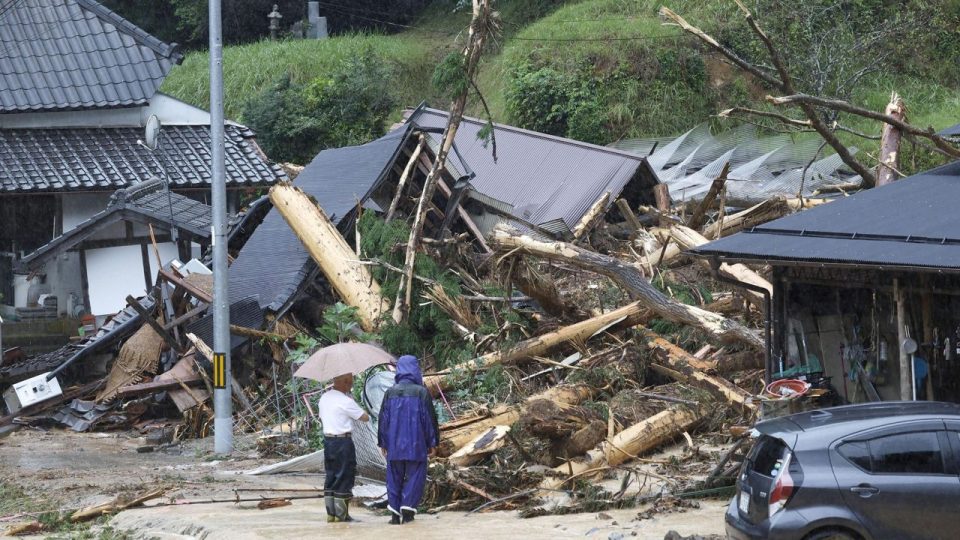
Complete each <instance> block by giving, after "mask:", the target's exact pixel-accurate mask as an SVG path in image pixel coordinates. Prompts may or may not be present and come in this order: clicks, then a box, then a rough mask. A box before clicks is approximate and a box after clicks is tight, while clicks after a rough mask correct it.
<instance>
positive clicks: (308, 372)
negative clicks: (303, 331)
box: [293, 343, 396, 382]
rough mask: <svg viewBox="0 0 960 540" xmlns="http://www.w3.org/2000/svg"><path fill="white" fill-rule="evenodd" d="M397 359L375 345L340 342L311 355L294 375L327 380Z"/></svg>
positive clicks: (321, 380) (322, 380)
mask: <svg viewBox="0 0 960 540" xmlns="http://www.w3.org/2000/svg"><path fill="white" fill-rule="evenodd" d="M395 361H396V360H395V359H394V357H393V356H391V355H390V353H388V352H386V351H384V350H383V349H380V348H377V347H374V346H373V345H367V344H366V343H338V344H336V345H331V346H329V347H324V348H322V349H320V350H319V351H317V352H315V353H313V354H312V355H310V358H307V361H306V362H304V363H303V365H302V366H300V368H299V369H298V370H297V371H296V372H295V373H294V374H293V375H294V376H295V377H302V378H304V379H313V380H315V381H320V382H325V381H329V380H330V379H333V378H334V377H339V376H340V375H346V374H347V373H353V374H357V373H362V372H363V371H365V370H367V369H368V368H371V367H373V366H379V365H380V364H386V363H390V362H395Z"/></svg>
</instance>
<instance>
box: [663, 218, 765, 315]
mask: <svg viewBox="0 0 960 540" xmlns="http://www.w3.org/2000/svg"><path fill="white" fill-rule="evenodd" d="M670 237H671V238H673V240H674V241H675V242H676V243H677V244H678V245H679V246H680V247H682V248H683V249H685V250H687V249H693V248H695V247H698V246H702V245H703V244H706V243H707V242H709V240H707V239H706V238H704V237H703V236H702V235H701V234H700V233H698V232H697V231H695V230H693V229H691V228H689V227H684V226H683V225H675V226H674V227H673V228H671V229H670ZM700 263H701V264H702V265H704V266H706V267H708V268H709V267H710V263H709V262H708V261H706V260H704V259H700ZM719 270H720V273H721V274H723V275H724V276H727V277H728V278H732V279H735V280H737V281H742V282H744V283H749V284H750V285H755V286H757V287H763V288H764V289H766V290H767V292H768V293H770V294H773V285H771V284H770V282H769V281H767V280H766V279H764V278H762V277H761V276H760V275H759V274H757V273H756V272H754V271H753V270H751V269H749V268H747V267H746V266H745V265H742V264H728V263H723V264H721V265H720V268H719ZM744 296H746V297H747V298H749V299H750V301H751V302H753V304H754V305H756V306H758V307H759V308H760V309H766V306H765V302H764V298H763V295H762V294H760V293H758V292H756V291H751V290H749V289H745V290H744Z"/></svg>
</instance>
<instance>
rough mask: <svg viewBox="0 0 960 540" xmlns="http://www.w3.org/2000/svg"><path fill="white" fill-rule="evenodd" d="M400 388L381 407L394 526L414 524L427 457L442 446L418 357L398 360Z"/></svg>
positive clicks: (381, 438) (394, 388)
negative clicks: (438, 446) (412, 522)
mask: <svg viewBox="0 0 960 540" xmlns="http://www.w3.org/2000/svg"><path fill="white" fill-rule="evenodd" d="M395 380H396V384H395V385H394V386H392V387H391V388H390V389H389V390H387V392H386V394H384V396H383V403H382V404H381V405H380V416H379V418H378V441H379V442H378V444H379V446H380V451H381V452H383V455H384V457H386V458H387V509H388V510H390V512H391V513H392V514H393V515H392V516H391V517H390V523H391V524H393V525H399V524H402V523H409V522H411V521H413V518H414V516H416V514H417V505H419V504H420V498H421V497H422V496H423V488H424V486H425V484H426V482H427V457H428V456H429V455H432V454H433V451H434V450H435V449H436V447H437V445H439V444H440V430H439V429H438V427H437V413H436V411H435V410H434V408H433V398H432V397H431V396H430V392H429V391H427V389H426V388H425V387H424V386H423V376H422V375H421V373H420V366H419V365H418V363H417V357H415V356H410V355H407V356H401V357H400V358H399V360H397V375H396V378H395Z"/></svg>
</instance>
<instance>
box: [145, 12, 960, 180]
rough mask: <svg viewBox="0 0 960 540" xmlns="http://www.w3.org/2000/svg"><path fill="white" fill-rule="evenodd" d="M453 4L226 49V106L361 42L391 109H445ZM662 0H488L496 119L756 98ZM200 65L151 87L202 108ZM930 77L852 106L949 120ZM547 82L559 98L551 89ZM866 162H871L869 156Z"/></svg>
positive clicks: (556, 127)
mask: <svg viewBox="0 0 960 540" xmlns="http://www.w3.org/2000/svg"><path fill="white" fill-rule="evenodd" d="M455 3H456V2H455V1H454V0H438V2H437V4H436V5H435V7H434V8H432V9H430V10H427V12H426V13H425V14H424V16H423V17H422V18H421V20H420V21H419V22H418V23H417V24H416V25H415V26H414V27H413V28H411V29H407V30H405V31H403V32H401V33H399V34H394V35H390V36H383V35H352V36H342V37H336V38H332V39H328V40H323V41H306V40H298V41H282V42H266V41H265V42H260V43H256V44H251V45H243V46H237V47H227V48H226V49H225V51H224V72H225V85H226V87H225V91H226V95H225V98H226V110H227V116H228V117H230V118H234V119H237V120H241V121H242V120H243V118H242V111H243V107H244V104H245V103H246V101H247V100H248V99H249V98H250V97H251V96H253V95H256V94H258V93H260V92H262V91H263V90H264V89H266V88H269V87H270V85H271V84H273V83H274V82H275V81H276V80H277V79H278V78H280V77H281V76H283V75H284V74H289V75H290V76H291V78H292V80H293V81H294V82H308V81H310V80H313V79H314V78H316V77H320V76H322V75H324V73H325V72H328V71H330V70H331V69H332V67H333V66H336V65H337V63H339V62H341V61H342V60H343V59H344V58H348V57H352V56H357V55H358V54H360V52H361V51H363V50H371V51H373V53H374V54H375V55H376V56H377V57H378V58H382V59H383V61H384V62H389V63H391V64H393V65H395V66H396V68H397V69H396V70H395V81H394V82H393V84H391V85H390V87H389V88H385V89H384V91H385V92H389V93H390V94H391V95H392V96H393V97H394V98H395V100H396V103H397V104H398V106H397V111H395V116H396V117H399V111H400V109H402V108H403V107H409V106H414V105H416V104H417V103H419V102H420V101H422V100H427V101H429V102H431V103H433V104H437V105H439V106H445V105H446V103H445V100H444V99H442V98H440V97H439V96H438V94H437V92H436V90H435V89H434V88H432V86H431V84H430V77H431V74H432V72H433V69H434V66H435V65H436V63H437V61H438V60H439V59H441V58H443V57H444V56H446V55H447V54H448V53H449V52H451V51H454V50H458V49H459V47H460V46H461V44H462V39H463V33H462V32H463V29H464V28H465V27H466V25H467V24H468V22H469V14H468V13H464V12H453V10H452V7H453V5H455ZM662 4H663V2H662V0H661V1H657V0H635V1H629V2H627V1H624V0H580V1H575V0H573V1H562V0H501V1H500V2H498V5H499V9H500V11H501V14H502V17H503V22H504V27H503V36H502V37H501V39H500V40H499V41H498V43H497V46H496V47H494V48H493V50H491V51H490V53H489V54H488V55H487V57H486V58H485V59H484V62H483V64H482V66H481V73H480V76H479V81H478V83H479V86H480V88H481V90H482V91H483V93H484V95H485V97H486V100H487V102H488V104H489V106H490V108H491V111H492V113H493V116H494V119H495V120H497V121H501V122H508V123H521V124H524V125H526V126H528V127H537V125H538V124H537V123H538V122H541V121H542V122H545V124H544V125H546V126H547V127H548V128H550V129H552V130H553V131H554V132H557V133H559V134H565V135H567V136H572V137H576V138H581V139H584V140H590V141H592V142H598V143H608V142H611V141H612V140H615V139H618V138H622V137H653V136H665V135H673V134H677V133H680V132H682V131H684V130H686V129H688V128H690V127H692V126H693V125H696V124H698V123H701V122H703V121H704V120H707V119H709V118H711V115H713V114H715V113H716V112H717V111H718V110H721V109H722V108H725V107H728V106H732V105H735V104H742V103H747V102H750V101H751V100H752V99H756V98H757V97H762V90H761V89H757V88H754V87H751V86H749V85H748V84H747V83H746V81H745V80H744V79H743V78H742V77H740V76H739V73H738V72H737V71H736V70H734V69H731V68H730V67H729V66H727V65H726V64H724V63H722V62H720V61H719V60H718V59H716V58H714V57H712V56H711V55H706V54H704V53H703V51H702V50H701V48H700V47H699V46H698V44H696V43H695V42H694V40H693V38H690V37H689V36H685V35H681V32H680V31H679V30H678V29H677V28H676V27H674V26H666V25H663V24H662V23H661V20H660V18H659V16H658V15H657V10H658V9H659V6H660V5H662ZM667 5H669V6H670V7H671V8H672V9H674V10H675V11H677V12H678V13H681V14H682V15H684V17H686V18H687V19H688V20H690V21H691V22H694V23H696V24H698V25H701V26H703V27H704V28H707V29H709V30H711V31H714V32H719V31H720V30H721V29H722V27H724V25H726V24H728V21H731V20H733V19H734V18H735V17H737V14H736V12H735V11H734V9H735V6H734V5H733V3H730V2H720V1H716V2H709V1H704V0H673V1H670V2H667ZM207 63H208V56H207V54H206V53H191V54H189V55H188V56H187V58H186V59H185V61H184V63H183V65H181V66H178V67H176V68H175V69H174V70H173V72H172V73H171V75H170V77H168V79H167V81H166V83H165V84H164V86H163V88H162V90H163V91H164V92H167V93H169V94H171V95H173V96H175V97H178V98H180V99H183V100H185V101H187V102H189V103H193V104H196V105H198V106H206V104H207V101H208V83H207V75H206V72H207ZM930 79H931V78H920V77H916V76H912V77H910V76H906V75H900V74H896V73H884V74H882V76H879V75H878V76H875V77H873V78H872V79H867V80H865V81H863V83H862V84H861V86H860V88H859V90H858V91H857V92H856V94H855V96H854V97H855V100H856V101H857V102H858V104H860V105H862V106H866V107H869V108H872V109H878V110H882V108H883V107H884V105H885V104H886V102H887V100H888V98H889V95H890V92H891V91H892V90H896V91H898V92H899V93H900V94H901V95H902V96H904V98H905V100H906V101H907V104H908V107H909V114H910V119H911V120H912V121H913V122H914V123H916V124H919V125H923V126H927V125H930V126H933V127H935V128H938V129H939V128H943V127H945V126H948V125H952V124H954V123H956V122H960V96H958V94H957V92H956V89H955V88H951V87H948V86H944V85H941V84H939V83H938V82H936V81H933V80H930ZM557 92H559V93H561V94H562V95H561V96H559V97H558V96H557V95H556V93H557ZM518 95H520V96H521V97H523V100H519V99H518V98H517V96H518ZM511 96H512V97H511ZM511 99H513V101H511ZM538 100H545V102H541V101H538ZM551 100H553V101H551ZM557 100H559V102H560V103H561V105H562V106H561V107H560V108H562V109H565V110H563V111H561V112H562V114H557V115H556V118H545V117H548V116H551V115H553V114H554V113H555V112H556V108H557V105H556V103H557ZM511 103H512V106H511ZM471 107H472V108H471V109H470V110H469V111H468V112H469V113H471V114H473V115H480V114H481V113H482V111H481V109H480V106H479V104H478V103H473V104H472V105H471ZM566 109H569V110H566ZM531 123H532V124H533V125H532V126H531ZM845 123H847V124H848V126H849V127H852V128H855V129H858V130H860V131H863V132H865V133H870V134H878V133H879V131H880V125H879V124H878V123H876V122H869V121H865V120H859V119H846V120H845ZM720 124H721V123H720V122H719V121H718V127H722V125H720ZM544 129H546V128H544ZM844 137H845V139H846V140H847V141H848V142H849V143H850V144H855V145H857V146H859V147H860V148H862V149H863V151H865V152H867V153H869V152H872V151H873V148H874V147H875V146H876V143H875V142H873V141H868V140H864V139H859V138H856V137H853V136H849V135H844ZM864 161H865V162H867V163H870V159H869V158H867V159H865V160H864Z"/></svg>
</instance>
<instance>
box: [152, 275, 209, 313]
mask: <svg viewBox="0 0 960 540" xmlns="http://www.w3.org/2000/svg"><path fill="white" fill-rule="evenodd" d="M159 273H160V277H162V278H163V279H164V280H166V281H168V282H169V283H171V284H173V285H174V286H176V287H182V288H183V290H185V291H187V292H188V293H190V295H191V296H193V297H194V298H196V299H197V300H201V301H202V302H204V303H206V304H212V303H213V297H212V296H210V294H208V293H207V292H206V291H204V290H203V289H201V288H199V287H197V286H196V285H194V284H192V283H190V282H189V281H187V280H185V279H183V278H181V277H180V276H178V275H176V274H174V273H173V272H170V271H168V270H166V269H164V268H161V269H160V271H159Z"/></svg>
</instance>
